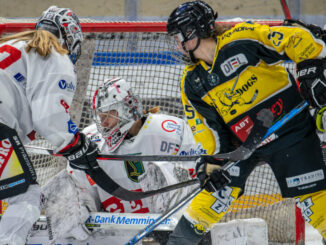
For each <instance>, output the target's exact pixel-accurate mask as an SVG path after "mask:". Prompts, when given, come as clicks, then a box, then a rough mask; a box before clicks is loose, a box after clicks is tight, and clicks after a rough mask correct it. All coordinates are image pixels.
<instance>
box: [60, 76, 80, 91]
mask: <svg viewBox="0 0 326 245" xmlns="http://www.w3.org/2000/svg"><path fill="white" fill-rule="evenodd" d="M58 85H59V88H61V89H62V90H65V89H67V90H68V91H70V92H74V91H75V89H76V87H75V85H74V84H73V82H70V83H68V82H67V81H66V80H64V79H62V80H60V81H59V82H58Z"/></svg>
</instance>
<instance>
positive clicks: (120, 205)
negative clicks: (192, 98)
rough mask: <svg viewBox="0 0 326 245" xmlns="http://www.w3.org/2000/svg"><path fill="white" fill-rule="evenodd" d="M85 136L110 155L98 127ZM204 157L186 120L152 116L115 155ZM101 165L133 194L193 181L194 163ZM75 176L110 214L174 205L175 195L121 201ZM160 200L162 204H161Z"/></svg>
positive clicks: (115, 162) (150, 115)
mask: <svg viewBox="0 0 326 245" xmlns="http://www.w3.org/2000/svg"><path fill="white" fill-rule="evenodd" d="M84 133H85V134H86V135H87V136H88V137H90V138H91V140H92V141H93V142H96V143H97V144H98V146H99V149H100V152H101V153H102V154H110V153H109V152H107V151H106V149H107V145H106V143H105V140H104V139H103V138H102V137H101V135H100V134H99V133H98V132H97V129H96V126H95V125H91V126H89V127H87V128H86V129H85V130H84ZM204 153H205V152H204V151H203V150H202V148H201V146H197V145H196V143H195V140H194V139H193V135H192V133H191V130H190V128H189V127H188V125H187V124H186V122H185V121H184V120H182V119H179V118H176V117H173V116H168V115H163V114H149V115H148V117H147V119H146V121H145V123H144V125H143V127H142V128H141V130H140V131H139V133H138V135H137V136H135V137H133V138H131V139H127V140H124V142H123V143H122V145H120V147H119V148H118V149H117V150H116V151H115V152H114V153H113V154H121V155H141V154H142V155H180V154H181V155H190V154H192V155H194V154H204ZM98 162H99V164H100V166H101V167H102V168H103V169H104V170H105V172H106V173H107V174H108V175H109V176H110V177H111V178H112V179H113V180H114V181H116V182H117V183H118V184H119V185H121V186H123V187H124V188H126V189H128V190H133V191H146V190H152V189H157V188H161V187H164V186H166V185H171V184H174V183H177V182H180V181H184V180H186V179H188V178H190V177H189V176H192V177H193V175H194V168H195V163H194V162H182V163H180V162H178V163H174V162H150V163H149V162H137V161H136V162H133V161H112V160H110V161H103V160H99V161H98ZM78 172H79V171H78ZM74 173H75V176H76V177H77V178H78V180H79V181H83V182H84V184H86V185H91V186H93V187H94V188H96V189H97V192H98V195H99V198H100V201H101V202H102V206H103V207H104V208H105V209H106V210H107V211H109V212H128V213H147V212H160V211H163V209H166V208H167V207H168V206H169V205H172V203H174V202H173V201H171V198H172V196H173V192H170V193H167V194H164V195H158V196H157V197H153V198H146V199H142V200H138V201H131V202H128V201H122V200H120V199H118V198H116V197H113V196H112V195H110V194H108V193H106V192H105V191H103V190H102V189H101V188H99V187H97V186H96V184H94V183H93V182H92V181H89V180H85V178H84V177H83V176H85V174H83V173H81V172H79V173H77V171H75V170H74ZM163 196H164V198H163ZM170 197H171V198H170ZM158 198H161V199H162V200H161V201H160V202H158V200H157V199H158ZM174 199H175V200H174V201H176V200H179V198H175V195H174ZM157 202H158V203H157ZM164 205H165V206H164Z"/></svg>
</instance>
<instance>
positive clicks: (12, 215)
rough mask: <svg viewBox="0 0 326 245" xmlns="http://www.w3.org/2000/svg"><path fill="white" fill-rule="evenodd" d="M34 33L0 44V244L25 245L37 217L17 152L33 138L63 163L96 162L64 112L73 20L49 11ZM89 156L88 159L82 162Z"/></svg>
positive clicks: (72, 82) (24, 163) (77, 39)
mask: <svg viewBox="0 0 326 245" xmlns="http://www.w3.org/2000/svg"><path fill="white" fill-rule="evenodd" d="M35 29H36V30H32V31H25V32H21V33H18V34H14V35H10V36H6V37H3V38H0V68H1V69H0V87H1V89H0V200H5V201H6V202H7V204H8V208H7V210H6V211H5V213H4V215H3V216H2V219H1V221H0V244H10V245H13V244H14V245H23V244H25V242H26V237H27V234H28V232H29V231H30V229H31V227H32V225H33V223H34V222H35V221H36V220H37V219H38V218H39V216H40V211H41V207H40V206H41V204H40V199H41V191H40V187H39V185H38V184H37V181H36V179H37V177H36V173H35V171H34V168H33V165H32V163H31V161H30V159H29V157H28V155H27V153H26V151H25V149H24V146H23V144H26V143H29V142H30V141H31V140H33V139H34V136H35V132H37V133H38V134H40V135H41V136H43V137H44V138H45V139H47V140H48V141H49V142H51V143H52V144H53V146H55V147H56V151H57V152H61V153H62V154H64V155H65V156H67V157H68V156H70V155H73V154H75V153H76V154H77V153H81V154H79V155H78V156H79V158H78V159H77V158H76V159H75V160H77V161H78V162H81V161H82V160H81V159H83V160H85V161H88V160H90V159H95V161H96V156H95V154H96V147H94V145H92V146H91V145H90V144H86V142H87V141H86V139H87V138H86V137H84V136H83V135H82V134H81V133H78V128H77V127H76V125H75V124H74V123H73V122H72V120H71V118H70V116H69V114H68V110H67V107H69V105H70V104H71V102H72V99H73V95H74V91H75V88H76V74H75V72H74V65H73V63H74V62H76V61H77V59H78V57H79V55H80V50H81V42H82V40H83V37H82V33H81V27H80V23H79V20H78V17H77V16H76V15H75V14H74V13H73V12H72V11H71V10H70V9H67V8H57V7H55V6H52V7H50V8H49V9H47V10H46V11H44V12H43V15H42V16H41V18H40V19H39V21H38V22H37V25H36V28H35ZM69 57H70V59H69ZM85 146H86V147H85ZM92 147H93V148H92ZM82 149H83V152H81V150H82ZM90 150H92V151H93V150H94V154H93V155H92V156H94V157H93V158H86V154H88V155H89V153H90ZM76 156H77V155H76Z"/></svg>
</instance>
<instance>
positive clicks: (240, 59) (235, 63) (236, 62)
mask: <svg viewBox="0 0 326 245" xmlns="http://www.w3.org/2000/svg"><path fill="white" fill-rule="evenodd" d="M245 64H248V60H247V58H246V56H245V55H244V54H237V55H235V56H232V57H231V58H229V59H227V60H226V61H224V62H223V63H222V64H221V70H222V71H223V73H224V75H225V76H229V75H231V74H232V73H234V72H235V71H236V70H238V69H239V68H240V67H241V66H243V65H245Z"/></svg>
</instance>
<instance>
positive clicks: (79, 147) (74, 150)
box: [61, 133, 99, 170]
mask: <svg viewBox="0 0 326 245" xmlns="http://www.w3.org/2000/svg"><path fill="white" fill-rule="evenodd" d="M78 137H79V138H78V141H77V143H76V144H75V145H73V146H72V147H71V148H69V149H68V150H66V151H65V152H61V153H62V155H63V156H64V157H66V158H67V160H68V161H69V164H70V166H71V167H72V168H75V169H79V170H89V169H96V168H98V167H99V166H98V163H97V160H96V157H97V155H98V148H97V145H96V144H95V143H93V142H91V141H90V140H89V139H88V138H87V137H86V136H85V134H83V133H79V136H78Z"/></svg>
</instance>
